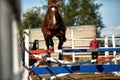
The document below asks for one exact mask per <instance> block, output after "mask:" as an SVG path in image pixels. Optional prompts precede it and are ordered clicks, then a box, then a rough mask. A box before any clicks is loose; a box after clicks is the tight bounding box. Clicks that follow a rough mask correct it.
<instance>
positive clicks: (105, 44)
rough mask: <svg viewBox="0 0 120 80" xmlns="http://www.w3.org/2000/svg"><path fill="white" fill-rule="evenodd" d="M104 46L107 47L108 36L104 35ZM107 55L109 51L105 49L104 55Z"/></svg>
mask: <svg viewBox="0 0 120 80" xmlns="http://www.w3.org/2000/svg"><path fill="white" fill-rule="evenodd" d="M104 42H105V43H104V46H105V48H108V37H105V41H104ZM108 55H109V52H108V51H105V57H107V56H108Z"/></svg>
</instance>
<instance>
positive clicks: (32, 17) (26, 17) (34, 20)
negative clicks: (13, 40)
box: [23, 7, 43, 28]
mask: <svg viewBox="0 0 120 80" xmlns="http://www.w3.org/2000/svg"><path fill="white" fill-rule="evenodd" d="M42 15H43V14H40V8H39V7H33V8H31V9H29V10H28V11H27V12H26V13H24V14H23V27H24V28H38V27H40V25H41V22H42V19H43V17H42Z"/></svg>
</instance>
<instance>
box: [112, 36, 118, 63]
mask: <svg viewBox="0 0 120 80" xmlns="http://www.w3.org/2000/svg"><path fill="white" fill-rule="evenodd" d="M112 44H113V48H115V36H114V35H112ZM113 56H114V57H115V56H116V51H113ZM114 64H117V61H114Z"/></svg>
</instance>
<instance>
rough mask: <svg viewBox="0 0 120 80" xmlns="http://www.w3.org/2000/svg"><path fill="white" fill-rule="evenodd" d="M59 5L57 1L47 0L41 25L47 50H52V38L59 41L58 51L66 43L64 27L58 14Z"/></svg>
mask: <svg viewBox="0 0 120 80" xmlns="http://www.w3.org/2000/svg"><path fill="white" fill-rule="evenodd" d="M59 4H60V2H59V1H54V0H52V1H50V0H48V11H47V13H46V16H45V19H44V21H43V24H42V32H43V36H44V39H45V42H46V47H47V49H52V50H53V49H54V42H53V39H52V38H53V37H54V36H56V37H57V38H58V40H59V44H58V49H62V45H63V43H64V42H65V41H66V37H65V34H66V27H65V24H64V22H63V20H62V17H61V16H60V14H59V13H58V7H59Z"/></svg>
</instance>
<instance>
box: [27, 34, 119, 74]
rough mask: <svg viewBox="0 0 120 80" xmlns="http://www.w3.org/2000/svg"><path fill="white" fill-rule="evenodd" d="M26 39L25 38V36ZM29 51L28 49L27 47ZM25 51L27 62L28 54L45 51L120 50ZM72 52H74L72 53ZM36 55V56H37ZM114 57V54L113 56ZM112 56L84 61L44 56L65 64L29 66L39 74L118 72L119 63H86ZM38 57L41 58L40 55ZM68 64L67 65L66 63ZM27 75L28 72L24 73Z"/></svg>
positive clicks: (110, 49)
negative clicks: (62, 59)
mask: <svg viewBox="0 0 120 80" xmlns="http://www.w3.org/2000/svg"><path fill="white" fill-rule="evenodd" d="M27 37H28V36H27ZM26 39H27V38H26ZM26 42H27V45H26V47H29V46H28V43H29V40H26ZM27 51H29V49H27ZM27 51H26V54H27V58H26V57H25V58H26V59H25V60H26V61H25V62H27V63H28V62H29V55H28V53H29V54H30V55H31V54H46V53H56V52H60V53H71V52H75V53H76V52H90V51H98V52H106V51H109V52H113V51H118V52H120V48H98V49H63V50H30V51H29V52H27ZM73 54H74V53H73ZM37 57H38V56H37ZM114 57H115V56H114ZM114 57H112V56H111V57H105V58H101V59H100V58H98V59H96V60H88V61H84V62H79V63H76V64H74V63H69V62H68V63H65V62H60V61H59V60H56V59H53V58H46V60H51V61H53V62H55V63H62V64H65V65H62V66H53V67H34V66H33V67H32V68H29V70H30V71H33V72H34V74H35V75H41V74H61V73H81V72H120V64H109V65H108V64H103V65H101V64H98V65H95V64H94V65H88V63H91V62H97V61H104V60H106V59H113V58H114ZM39 58H41V59H42V58H43V57H42V56H41V57H39ZM27 60H28V61H27ZM67 64H68V65H67ZM26 74H27V75H26V76H28V72H27V73H26Z"/></svg>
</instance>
